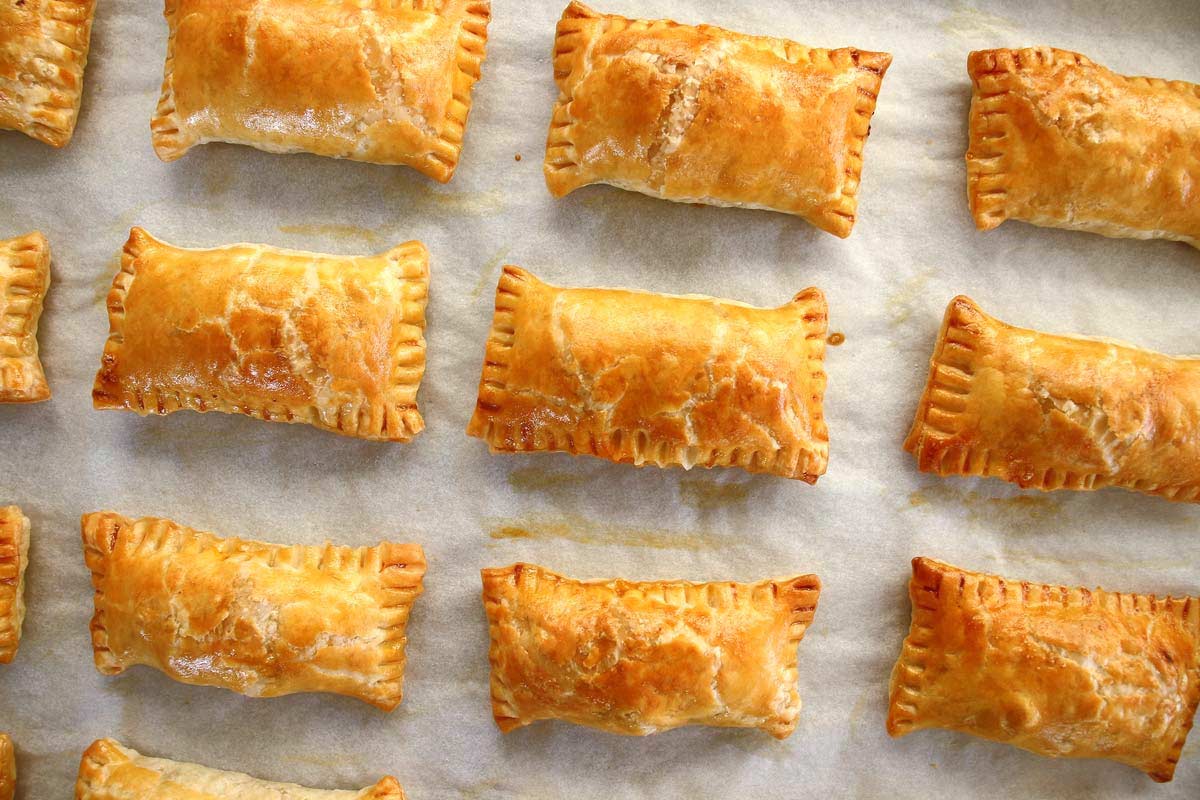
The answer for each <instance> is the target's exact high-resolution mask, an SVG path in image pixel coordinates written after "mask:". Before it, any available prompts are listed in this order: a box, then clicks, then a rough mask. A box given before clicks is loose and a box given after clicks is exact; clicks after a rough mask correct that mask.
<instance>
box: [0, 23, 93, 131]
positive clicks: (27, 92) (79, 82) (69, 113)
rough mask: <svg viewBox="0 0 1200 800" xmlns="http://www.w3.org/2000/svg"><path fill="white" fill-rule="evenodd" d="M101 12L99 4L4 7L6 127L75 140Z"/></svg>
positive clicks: (1, 93)
mask: <svg viewBox="0 0 1200 800" xmlns="http://www.w3.org/2000/svg"><path fill="white" fill-rule="evenodd" d="M95 11H96V0H4V2H0V128H4V129H7V130H14V131H20V132H21V133H24V134H25V135H26V136H32V137H33V138H34V139H37V140H38V141H40V142H45V143H46V144H48V145H53V146H54V147H63V146H65V145H66V144H67V142H69V141H71V134H73V133H74V132H75V118H76V117H77V116H79V100H80V98H81V97H82V95H83V69H84V67H85V66H86V65H87V59H88V47H89V44H90V42H91V38H92V16H93V14H94V13H95Z"/></svg>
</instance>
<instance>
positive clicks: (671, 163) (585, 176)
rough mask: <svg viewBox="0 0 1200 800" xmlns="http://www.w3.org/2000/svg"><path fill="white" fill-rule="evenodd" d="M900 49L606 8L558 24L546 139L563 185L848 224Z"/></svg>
mask: <svg viewBox="0 0 1200 800" xmlns="http://www.w3.org/2000/svg"><path fill="white" fill-rule="evenodd" d="M891 63H892V57H891V56H890V55H889V54H887V53H869V52H866V51H862V50H856V49H854V48H852V47H846V48H842V49H840V50H819V49H815V48H810V47H805V46H804V45H801V44H797V43H796V42H792V41H788V40H787V39H776V38H772V37H769V36H747V35H746V34H742V33H734V32H733V31H727V30H724V29H722V28H716V27H713V26H711V25H700V26H698V27H692V26H689V25H679V24H677V23H675V22H671V21H670V20H635V19H626V18H625V17H619V16H615V15H612V14H598V13H596V12H595V11H592V10H591V9H590V8H588V7H587V6H585V5H583V4H582V3H577V2H572V3H571V4H570V5H568V6H567V9H566V10H565V11H564V12H563V15H562V19H561V20H560V21H559V23H558V32H557V36H556V38H555V42H554V78H555V80H556V81H557V82H558V89H559V95H558V103H557V104H556V105H555V107H554V116H553V117H552V119H551V121H550V134H549V137H548V139H547V141H546V163H545V173H546V185H547V186H548V187H549V188H550V193H551V194H553V195H554V196H555V197H562V196H563V195H565V194H567V193H568V192H571V191H574V190H575V189H578V188H579V187H580V186H586V185H587V184H589V183H608V184H611V185H613V186H617V187H620V188H622V189H631V190H633V191H635V192H641V193H643V194H648V195H651V196H652V197H661V198H663V199H665V200H675V201H678V202H682V203H707V204H709V205H717V206H740V207H742V208H766V209H771V210H774V211H782V212H784V213H786V214H796V215H797V216H800V217H803V218H804V219H806V220H808V221H809V222H811V223H812V224H813V225H816V226H817V227H818V228H821V229H822V230H825V231H829V232H830V233H832V234H835V235H836V236H841V237H843V238H844V237H846V236H849V235H850V229H851V228H852V227H854V218H855V212H856V210H857V208H858V184H859V178H860V176H861V175H862V165H863V146H864V145H865V144H866V141H867V134H868V133H869V132H870V128H871V115H872V114H874V113H875V98H876V96H877V95H878V94H879V87H880V84H881V83H882V82H883V74H884V72H886V71H887V68H888V65H890V64H891Z"/></svg>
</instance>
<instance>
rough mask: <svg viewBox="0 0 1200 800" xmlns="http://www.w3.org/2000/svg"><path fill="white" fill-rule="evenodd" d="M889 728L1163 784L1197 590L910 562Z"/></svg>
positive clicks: (1192, 648) (1179, 727)
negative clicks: (1171, 592)
mask: <svg viewBox="0 0 1200 800" xmlns="http://www.w3.org/2000/svg"><path fill="white" fill-rule="evenodd" d="M908 591H909V596H910V597H911V598H912V628H911V630H910V631H909V633H908V638H907V639H905V640H904V645H903V649H902V650H901V653H900V659H899V660H898V661H897V662H896V667H895V669H893V670H892V680H891V702H890V706H889V709H888V718H887V730H888V733H889V734H891V735H892V736H904V735H905V734H908V733H912V732H913V731H917V730H922V729H924V728H948V729H950V730H955V731H961V732H963V733H969V734H972V735H974V736H980V737H982V738H984V739H991V740H992V741H997V742H1005V743H1007V744H1011V745H1015V746H1016V747H1020V748H1022V749H1025V750H1029V751H1031V752H1034V753H1038V754H1040V755H1044V756H1066V757H1072V758H1108V759H1112V760H1113V761H1119V762H1121V763H1122V764H1128V765H1129V766H1131V767H1136V768H1137V769H1140V770H1142V771H1143V772H1145V773H1147V774H1148V775H1149V776H1150V777H1151V778H1153V779H1154V780H1156V781H1169V780H1171V777H1172V776H1173V775H1174V773H1175V765H1176V763H1177V762H1178V760H1179V753H1180V751H1181V750H1182V749H1183V743H1184V740H1185V739H1186V738H1187V734H1188V730H1189V729H1190V728H1191V727H1192V718H1193V716H1194V715H1195V713H1196V705H1197V703H1200V598H1196V597H1180V598H1174V597H1166V598H1158V597H1155V596H1154V595H1144V594H1121V593H1119V592H1106V591H1104V590H1103V589H1092V590H1089V589H1083V588H1068V587H1065V586H1047V585H1043V584H1036V583H1026V582H1024V581H1007V580H1005V579H1004V578H1000V577H998V576H996V575H984V574H981V573H978V572H969V571H967V570H964V569H959V568H957V567H952V566H950V565H948V564H943V563H941V562H938V561H934V560H932V559H928V558H915V559H913V577H912V581H911V582H910V583H909V588H908Z"/></svg>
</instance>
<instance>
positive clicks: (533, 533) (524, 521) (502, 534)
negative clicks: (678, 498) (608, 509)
mask: <svg viewBox="0 0 1200 800" xmlns="http://www.w3.org/2000/svg"><path fill="white" fill-rule="evenodd" d="M485 526H486V527H487V529H488V536H489V537H491V539H492V540H493V541H492V543H491V544H492V545H495V544H496V543H497V542H501V541H505V540H512V539H528V540H537V541H548V540H549V541H552V540H556V539H557V540H562V541H568V542H576V543H578V544H597V545H619V546H622V547H647V548H652V549H655V550H719V549H721V548H723V547H728V546H730V545H733V544H735V543H736V542H735V540H733V539H731V538H729V537H725V536H718V535H716V534H713V533H709V532H706V531H672V530H665V529H657V530H656V529H653V528H634V527H628V526H624V525H614V524H612V523H607V522H595V521H593V520H590V519H587V518H585V517H582V516H579V515H577V514H563V515H556V516H551V515H546V514H532V515H529V516H525V517H517V518H491V519H488V520H486V521H485Z"/></svg>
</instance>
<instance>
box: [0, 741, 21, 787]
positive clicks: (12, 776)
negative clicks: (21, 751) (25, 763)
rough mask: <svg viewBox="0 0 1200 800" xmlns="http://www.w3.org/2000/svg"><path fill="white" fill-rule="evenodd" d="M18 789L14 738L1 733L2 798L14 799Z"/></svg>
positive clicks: (0, 771) (0, 782)
mask: <svg viewBox="0 0 1200 800" xmlns="http://www.w3.org/2000/svg"><path fill="white" fill-rule="evenodd" d="M16 791H17V754H16V751H15V749H14V748H13V742H12V739H11V738H9V736H8V734H7V733H0V800H13V796H14V795H15V794H16Z"/></svg>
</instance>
